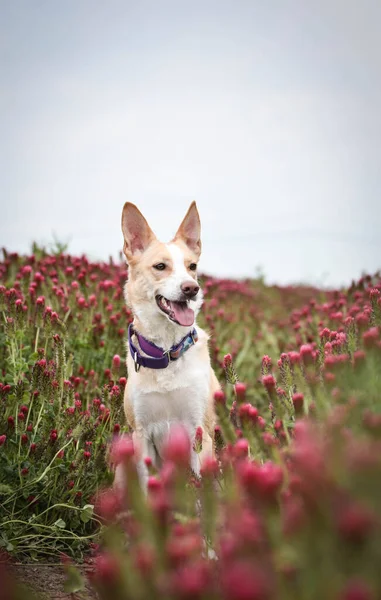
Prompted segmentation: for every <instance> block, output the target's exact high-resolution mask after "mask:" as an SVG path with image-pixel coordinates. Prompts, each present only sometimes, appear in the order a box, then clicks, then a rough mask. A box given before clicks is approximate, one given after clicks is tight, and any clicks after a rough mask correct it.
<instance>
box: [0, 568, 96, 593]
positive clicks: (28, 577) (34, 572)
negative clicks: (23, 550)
mask: <svg viewBox="0 0 381 600" xmlns="http://www.w3.org/2000/svg"><path fill="white" fill-rule="evenodd" d="M80 571H81V573H82V575H83V577H84V579H85V580H86V572H87V571H88V569H86V568H83V567H81V568H80ZM10 572H11V573H12V575H13V576H14V577H15V578H16V579H17V581H18V582H19V583H20V584H23V586H24V587H26V588H29V589H30V590H33V591H34V592H36V593H37V598H38V600H97V595H96V594H95V592H94V590H92V589H91V588H90V585H89V584H88V583H86V590H85V591H83V592H78V593H76V594H67V593H65V592H64V582H65V574H64V572H63V569H62V567H61V566H60V565H49V564H43V565H39V564H13V565H12V566H11V568H10ZM0 595H1V594H0ZM25 598H27V596H26V595H25Z"/></svg>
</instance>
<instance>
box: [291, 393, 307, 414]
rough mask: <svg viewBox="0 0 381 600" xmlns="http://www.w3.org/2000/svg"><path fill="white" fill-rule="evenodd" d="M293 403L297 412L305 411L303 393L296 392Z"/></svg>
mask: <svg viewBox="0 0 381 600" xmlns="http://www.w3.org/2000/svg"><path fill="white" fill-rule="evenodd" d="M292 403H293V405H294V408H295V412H296V413H300V412H301V411H302V410H303V404H304V396H303V394H302V393H301V392H296V393H295V394H293V396H292Z"/></svg>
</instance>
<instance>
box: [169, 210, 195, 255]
mask: <svg viewBox="0 0 381 600" xmlns="http://www.w3.org/2000/svg"><path fill="white" fill-rule="evenodd" d="M200 236H201V223H200V216H199V214H198V210H197V206H196V202H195V201H193V202H192V204H191V205H190V207H189V209H188V212H187V214H186V215H185V217H184V219H183V221H182V223H181V225H180V227H179V228H178V230H177V233H176V235H175V237H174V241H176V240H182V241H183V242H185V243H186V245H187V246H188V248H189V249H190V250H192V252H194V253H195V254H197V256H199V255H200V254H201V239H200Z"/></svg>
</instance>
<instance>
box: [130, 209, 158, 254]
mask: <svg viewBox="0 0 381 600" xmlns="http://www.w3.org/2000/svg"><path fill="white" fill-rule="evenodd" d="M122 231H123V236H124V247H123V252H124V254H125V256H126V258H127V261H130V260H131V259H132V258H133V257H134V256H135V255H136V254H141V253H142V252H144V250H145V249H146V248H147V247H148V246H149V245H150V243H151V242H152V241H153V240H154V239H155V237H156V236H155V234H154V233H153V231H152V229H151V228H150V226H149V225H148V223H147V221H146V220H145V218H144V217H143V215H142V213H141V212H140V210H139V209H138V208H136V206H135V204H131V202H126V204H125V205H124V206H123V212H122Z"/></svg>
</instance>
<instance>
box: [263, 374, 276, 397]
mask: <svg viewBox="0 0 381 600" xmlns="http://www.w3.org/2000/svg"><path fill="white" fill-rule="evenodd" d="M262 383H263V385H264V387H265V388H266V390H267V391H268V392H269V393H271V392H273V391H274V390H275V385H276V381H275V378H274V376H273V375H264V376H263V377H262Z"/></svg>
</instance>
